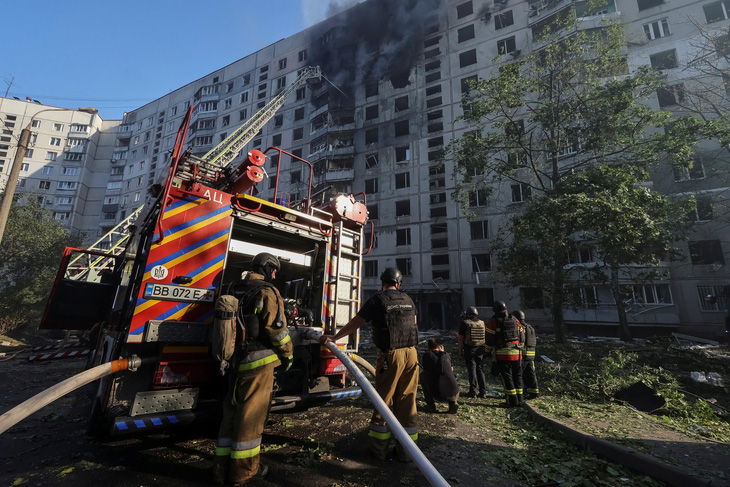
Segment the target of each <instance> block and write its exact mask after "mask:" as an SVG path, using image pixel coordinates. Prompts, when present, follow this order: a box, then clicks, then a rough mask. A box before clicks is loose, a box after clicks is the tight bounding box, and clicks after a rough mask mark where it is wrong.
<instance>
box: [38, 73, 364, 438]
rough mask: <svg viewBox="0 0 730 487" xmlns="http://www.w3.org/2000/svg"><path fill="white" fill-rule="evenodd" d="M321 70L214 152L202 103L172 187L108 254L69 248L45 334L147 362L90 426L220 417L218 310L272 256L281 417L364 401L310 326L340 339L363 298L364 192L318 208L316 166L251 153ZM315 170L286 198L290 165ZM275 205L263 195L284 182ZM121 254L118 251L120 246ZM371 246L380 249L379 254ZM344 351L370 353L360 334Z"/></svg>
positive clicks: (175, 160)
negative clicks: (280, 324)
mask: <svg viewBox="0 0 730 487" xmlns="http://www.w3.org/2000/svg"><path fill="white" fill-rule="evenodd" d="M317 76H320V73H319V68H306V69H305V70H303V71H301V72H300V74H299V76H298V77H297V79H296V80H295V81H294V82H293V83H292V84H291V85H289V86H288V87H287V88H286V89H285V90H284V91H282V93H280V94H279V95H278V96H277V97H275V98H274V99H272V100H271V101H270V102H269V103H268V104H267V105H266V106H265V107H264V108H262V109H261V111H259V112H258V113H257V114H256V115H255V116H254V117H252V118H251V119H250V120H249V121H247V122H246V123H244V125H242V126H241V127H240V128H239V129H237V130H236V131H235V132H234V133H233V134H231V136H229V137H228V138H227V139H226V140H224V141H223V142H222V143H221V144H220V145H219V146H217V147H216V148H214V149H213V150H211V151H210V152H209V153H207V154H205V155H204V156H202V157H198V156H195V155H193V154H192V151H191V150H190V149H187V150H184V145H185V136H186V133H187V131H188V128H189V125H190V121H191V117H193V107H191V108H190V109H189V110H188V112H187V113H186V115H185V118H184V120H183V122H182V124H181V126H180V129H179V131H178V134H177V139H176V141H175V145H174V148H173V150H172V153H171V156H170V165H169V171H168V175H167V178H166V180H165V181H164V184H162V183H160V184H158V185H156V187H154V188H153V189H152V190H151V195H150V196H149V197H148V201H147V202H146V204H145V206H144V207H143V208H142V209H141V210H139V211H138V212H136V213H135V215H133V216H134V217H135V221H134V222H133V223H132V222H131V221H129V222H127V223H126V224H125V225H120V227H119V228H116V229H115V230H114V231H115V232H117V233H118V234H120V235H123V237H121V238H119V239H117V242H116V243H114V244H112V245H106V246H104V248H98V247H99V246H96V247H95V246H92V247H91V248H89V249H76V248H67V249H66V251H65V253H64V255H63V258H62V262H61V266H60V268H59V271H58V274H57V276H56V279H55V282H54V286H53V290H52V292H51V295H50V297H49V301H48V304H47V307H46V310H45V313H44V316H43V319H42V323H41V328H44V329H65V330H88V332H87V334H88V336H89V337H90V341H91V342H92V345H93V346H92V350H93V352H92V356H93V358H92V360H91V362H93V363H92V364H90V365H98V364H101V363H106V362H110V361H113V360H116V359H119V358H129V357H132V356H135V355H136V356H138V357H139V358H141V363H142V365H141V366H140V367H139V368H138V370H136V371H125V372H122V373H117V374H115V375H113V376H108V377H105V378H103V379H102V380H101V381H100V384H99V387H98V391H97V393H96V397H95V399H94V404H93V406H92V413H91V421H90V431H91V432H92V433H100V434H108V433H110V434H122V433H132V432H141V431H150V430H155V429H159V428H164V427H168V426H171V425H183V424H188V423H191V422H194V421H199V420H203V419H206V418H211V417H215V416H216V415H217V413H218V411H219V408H220V403H219V401H220V399H221V397H222V394H223V393H224V391H225V382H226V380H225V379H224V378H222V377H221V376H220V373H219V370H218V369H219V367H218V364H217V363H216V362H215V359H213V357H212V355H211V350H210V347H211V342H210V339H211V330H212V324H213V321H214V305H215V301H216V299H217V297H218V296H220V295H221V294H226V289H227V288H228V287H229V286H230V285H231V283H234V282H236V281H237V280H239V279H241V276H242V273H243V272H245V271H246V270H247V269H248V268H249V264H250V262H251V259H252V258H253V256H255V255H256V254H258V253H260V252H268V253H271V254H274V255H276V256H277V257H278V258H279V260H280V261H281V270H280V271H279V272H278V273H277V278H276V280H275V282H274V285H276V286H277V288H278V289H279V291H280V292H281V295H282V297H283V298H284V301H285V307H286V315H287V319H288V328H289V333H290V335H291V337H292V342H293V344H294V363H293V366H292V367H291V368H290V369H289V370H288V371H283V370H277V372H276V378H275V394H274V397H273V399H272V410H277V409H288V408H296V407H305V406H309V405H310V404H317V403H321V402H323V401H328V400H332V399H339V398H347V397H354V396H357V395H359V394H360V389H359V388H358V387H351V386H350V384H348V382H347V377H346V376H345V368H344V366H343V365H342V363H341V362H340V361H339V360H338V359H337V358H336V357H335V356H334V355H333V354H332V353H331V352H330V351H329V350H327V349H326V348H324V347H321V346H320V345H319V343H318V342H315V341H311V340H307V339H306V338H304V337H302V336H301V335H302V334H301V331H302V330H303V329H313V328H315V329H317V330H318V331H322V332H326V333H335V332H336V331H337V330H338V329H340V328H342V327H343V326H344V325H345V324H346V323H347V322H348V321H349V319H350V318H351V317H352V316H353V315H354V314H355V312H356V310H357V307H358V306H359V302H360V293H361V267H362V254H363V251H364V248H365V247H369V246H371V244H370V245H366V244H365V242H364V238H365V232H364V230H365V227H366V225H368V222H367V211H366V207H365V202H364V195H345V194H340V195H337V196H336V197H330V198H329V199H328V200H327V201H324V200H323V201H321V202H320V203H319V204H316V203H315V199H316V198H315V196H316V195H313V194H312V173H313V168H312V164H311V163H309V162H308V161H306V160H305V159H302V158H301V157H297V156H295V155H293V154H291V153H289V152H286V151H284V150H282V149H281V148H278V147H269V148H268V149H266V150H264V151H258V150H252V151H250V152H248V153H247V154H246V155H245V157H244V159H243V161H241V162H239V163H235V164H234V163H232V161H233V160H234V159H240V156H239V153H240V152H241V149H242V148H243V147H244V146H245V145H246V144H247V143H248V142H249V141H250V140H251V139H252V138H253V136H255V135H256V134H257V133H258V132H259V130H260V129H261V127H263V125H264V124H265V123H266V122H267V121H268V120H269V119H271V118H272V117H273V115H274V113H275V112H276V111H277V110H278V108H280V107H281V105H283V103H284V100H285V99H286V97H287V96H288V94H289V93H291V92H293V91H294V90H296V88H297V87H299V86H301V85H302V84H304V83H306V82H307V80H309V79H311V78H312V77H317ZM287 157H288V158H289V159H290V160H291V163H292V164H300V165H302V166H304V167H305V168H306V169H308V171H309V186H308V190H307V194H306V196H305V197H303V198H302V199H301V201H297V202H293V201H287V198H284V197H282V196H281V195H282V193H280V192H279V190H278V182H279V177H278V176H279V168H280V167H281V164H280V163H281V161H283V160H285V158H287ZM272 160H273V161H279V164H278V165H277V167H276V168H275V170H276V182H277V185H276V187H275V188H274V197H273V198H271V199H270V200H269V199H262V198H259V197H258V196H256V194H257V192H256V183H259V182H261V181H262V180H264V178H266V177H267V176H271V175H270V174H269V172H271V173H272V174H273V171H274V168H272V167H268V168H267V164H266V163H267V161H272ZM110 247H111V248H110ZM368 250H369V249H368ZM338 346H339V347H340V348H341V349H343V350H345V351H346V352H355V351H357V348H358V335H357V334H353V335H352V336H350V337H347V338H344V339H343V340H342V341H341V343H338Z"/></svg>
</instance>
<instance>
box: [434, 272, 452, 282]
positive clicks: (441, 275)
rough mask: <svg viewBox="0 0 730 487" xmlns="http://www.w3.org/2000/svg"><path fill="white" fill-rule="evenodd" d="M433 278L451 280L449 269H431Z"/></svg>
mask: <svg viewBox="0 0 730 487" xmlns="http://www.w3.org/2000/svg"><path fill="white" fill-rule="evenodd" d="M431 278H432V279H434V280H436V279H439V280H443V281H448V280H449V271H448V270H445V271H431Z"/></svg>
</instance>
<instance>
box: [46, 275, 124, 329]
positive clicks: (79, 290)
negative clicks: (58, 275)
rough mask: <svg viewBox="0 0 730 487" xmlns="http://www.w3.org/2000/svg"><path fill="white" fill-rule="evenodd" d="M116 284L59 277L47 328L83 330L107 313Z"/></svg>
mask: <svg viewBox="0 0 730 487" xmlns="http://www.w3.org/2000/svg"><path fill="white" fill-rule="evenodd" d="M115 291H116V286H115V285H114V284H105V283H99V282H90V281H88V282H87V281H75V280H72V279H61V281H60V282H59V283H58V288H57V289H56V294H55V296H54V297H53V302H52V303H51V308H50V310H49V313H48V316H49V317H51V318H50V319H49V323H48V324H47V328H54V329H61V330H86V329H89V328H91V327H92V326H93V325H94V324H95V323H97V322H99V321H103V320H105V319H107V318H108V316H109V308H110V307H111V302H112V299H113V298H114V293H115Z"/></svg>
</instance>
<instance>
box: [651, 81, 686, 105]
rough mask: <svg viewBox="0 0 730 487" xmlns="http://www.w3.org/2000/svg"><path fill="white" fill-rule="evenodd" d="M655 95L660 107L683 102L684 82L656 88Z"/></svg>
mask: <svg viewBox="0 0 730 487" xmlns="http://www.w3.org/2000/svg"><path fill="white" fill-rule="evenodd" d="M656 95H657V99H658V100H659V106H660V107H662V108H664V107H670V106H673V105H678V104H680V103H682V102H684V83H678V84H676V85H671V86H665V87H663V88H658V89H657V90H656Z"/></svg>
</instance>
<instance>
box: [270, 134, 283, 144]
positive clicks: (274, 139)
mask: <svg viewBox="0 0 730 487" xmlns="http://www.w3.org/2000/svg"><path fill="white" fill-rule="evenodd" d="M271 145H273V146H276V147H278V146H280V145H281V134H276V135H274V136H273V137H272V138H271Z"/></svg>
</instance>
